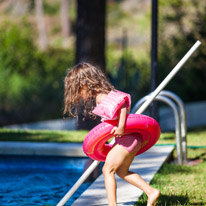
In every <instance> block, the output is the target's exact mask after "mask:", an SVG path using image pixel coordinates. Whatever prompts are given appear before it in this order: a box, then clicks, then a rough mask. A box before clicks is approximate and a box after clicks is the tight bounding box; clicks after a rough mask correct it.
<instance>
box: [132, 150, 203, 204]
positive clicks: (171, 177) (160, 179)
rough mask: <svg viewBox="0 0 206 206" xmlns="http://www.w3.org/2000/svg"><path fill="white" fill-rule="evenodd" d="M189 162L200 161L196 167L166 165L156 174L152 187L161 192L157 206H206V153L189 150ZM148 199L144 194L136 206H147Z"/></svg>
mask: <svg viewBox="0 0 206 206" xmlns="http://www.w3.org/2000/svg"><path fill="white" fill-rule="evenodd" d="M188 156H189V158H190V160H189V162H192V161H193V162H194V161H195V160H199V161H200V162H201V163H199V164H197V165H195V166H188V165H176V164H168V163H166V164H164V165H163V167H162V168H161V169H160V171H159V172H158V173H157V174H155V176H154V178H153V179H152V181H151V183H150V184H151V185H152V186H153V187H155V188H158V189H159V190H160V191H161V196H160V198H159V200H158V202H157V205H159V206H160V205H161V206H167V205H168V206H169V205H177V206H179V205H185V206H186V205H206V195H205V188H206V176H205V173H206V161H205V160H206V151H205V149H189V150H188ZM146 202H147V197H146V195H145V194H143V195H142V196H141V197H140V199H139V200H138V201H137V203H136V204H135V206H143V205H146Z"/></svg>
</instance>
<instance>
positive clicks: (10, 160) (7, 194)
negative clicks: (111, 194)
mask: <svg viewBox="0 0 206 206" xmlns="http://www.w3.org/2000/svg"><path fill="white" fill-rule="evenodd" d="M87 161H88V158H70V157H44V156H12V155H11V156H9V155H1V156H0V205H2V206H17V205H18V206H24V205H25V206H33V205H35V206H43V205H44V206H54V205H56V204H57V203H58V202H59V201H60V200H61V198H62V197H63V196H64V195H65V194H66V193H67V191H68V190H69V189H70V188H71V187H72V185H73V184H74V183H75V182H76V181H77V179H78V178H79V177H80V176H81V174H82V172H83V170H84V167H85V164H86V162H87ZM90 184H91V183H84V184H83V185H82V186H81V187H80V188H79V189H78V190H77V191H76V192H75V194H74V195H73V196H72V197H71V198H70V200H69V201H68V202H67V204H66V205H71V204H72V203H73V202H74V200H75V199H76V198H78V197H79V196H80V194H81V193H82V192H83V191H84V190H85V189H87V188H88V186H89V185H90Z"/></svg>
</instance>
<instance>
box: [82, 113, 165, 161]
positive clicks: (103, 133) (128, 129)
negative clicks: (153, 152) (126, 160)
mask: <svg viewBox="0 0 206 206" xmlns="http://www.w3.org/2000/svg"><path fill="white" fill-rule="evenodd" d="M117 121H118V120H110V121H109V120H108V121H106V122H103V123H100V124H98V125H97V126H96V127H94V128H93V129H92V130H91V131H90V132H89V133H88V134H87V136H86V138H85V140H84V142H83V151H84V153H85V154H86V155H87V156H88V157H90V158H91V159H94V160H98V161H105V159H106V156H107V154H108V152H109V151H110V150H111V148H112V145H111V144H107V141H108V140H109V139H110V138H112V137H113V134H111V133H110V132H111V130H112V128H113V127H114V126H116V125H117ZM129 133H138V134H140V135H141V137H142V142H143V143H142V146H141V149H140V150H139V151H138V152H137V154H136V155H139V154H141V153H143V152H145V151H147V150H148V149H149V148H151V147H152V146H153V145H154V144H155V143H156V142H157V140H158V139H159V136H160V133H161V129H160V125H159V124H158V122H157V121H156V120H154V119H153V118H151V117H148V116H145V115H141V114H129V115H128V116H127V120H126V123H125V134H129Z"/></svg>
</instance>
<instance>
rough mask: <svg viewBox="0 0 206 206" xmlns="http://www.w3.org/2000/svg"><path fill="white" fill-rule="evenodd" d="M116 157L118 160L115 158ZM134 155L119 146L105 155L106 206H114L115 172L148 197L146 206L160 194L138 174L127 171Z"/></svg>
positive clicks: (153, 201) (115, 200) (115, 203)
mask: <svg viewBox="0 0 206 206" xmlns="http://www.w3.org/2000/svg"><path fill="white" fill-rule="evenodd" d="M117 157H118V158H117ZM134 157H135V155H134V154H131V153H129V152H128V151H126V150H125V149H124V148H123V147H121V146H120V145H115V146H114V147H113V148H112V150H110V152H109V153H108V155H107V158H106V161H105V164H104V167H103V174H104V179H105V187H106V192H107V197H108V205H109V206H116V205H117V199H116V181H115V176H114V174H115V172H116V173H117V175H118V176H120V177H121V178H122V179H124V180H126V181H127V182H129V183H131V184H133V185H134V186H136V187H138V188H140V189H141V190H143V191H144V192H145V193H146V194H147V196H148V204H147V205H148V206H150V205H153V204H154V203H155V202H156V200H157V199H158V197H159V195H160V192H159V191H158V190H156V189H154V188H152V187H151V186H150V185H149V184H147V183H146V182H145V181H144V180H143V179H142V178H141V177H140V176H139V175H138V174H136V173H133V172H130V171H128V170H129V167H130V165H131V163H132V161H133V159H134Z"/></svg>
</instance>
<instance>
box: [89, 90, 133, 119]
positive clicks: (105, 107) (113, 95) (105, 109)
mask: <svg viewBox="0 0 206 206" xmlns="http://www.w3.org/2000/svg"><path fill="white" fill-rule="evenodd" d="M124 104H126V107H127V108H129V107H130V105H131V97H130V95H129V94H127V93H124V92H121V91H118V90H112V91H111V92H109V94H108V95H107V96H106V97H105V98H104V99H103V100H102V102H101V103H100V104H98V105H97V106H96V107H95V108H94V110H93V111H92V112H93V113H94V114H96V115H98V116H100V117H102V120H103V121H105V120H115V119H117V118H118V110H119V109H121V107H122V106H123V105H124Z"/></svg>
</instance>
